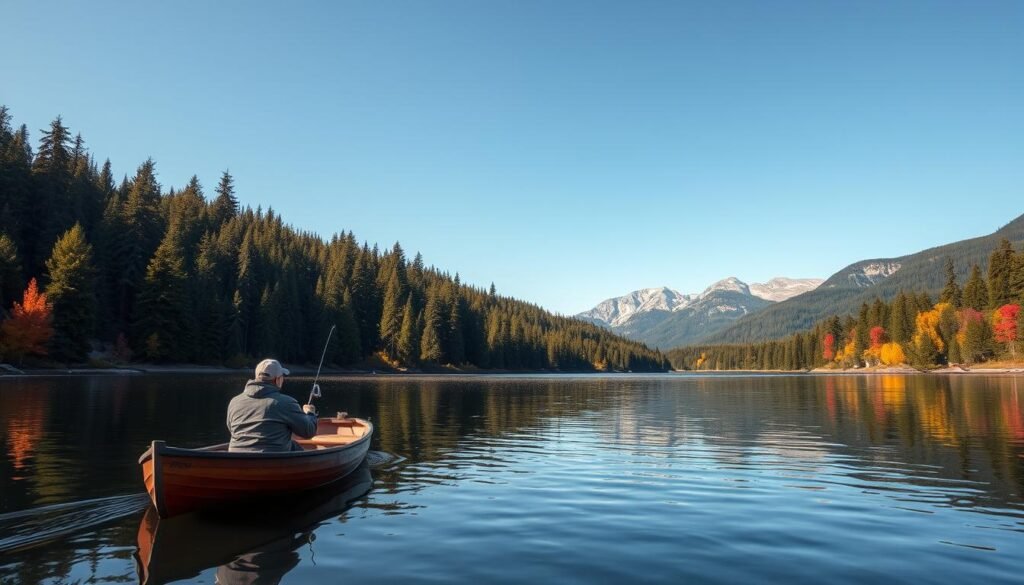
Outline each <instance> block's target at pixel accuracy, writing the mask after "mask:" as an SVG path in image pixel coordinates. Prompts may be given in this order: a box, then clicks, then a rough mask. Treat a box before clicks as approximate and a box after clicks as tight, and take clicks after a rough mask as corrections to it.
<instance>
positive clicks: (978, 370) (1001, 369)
mask: <svg viewBox="0 0 1024 585" xmlns="http://www.w3.org/2000/svg"><path fill="white" fill-rule="evenodd" d="M672 373H674V374H750V375H758V374H775V375H778V374H785V375H792V376H800V375H833V376H881V375H893V374H900V375H925V376H927V375H932V374H935V375H952V376H971V375H975V376H977V375H991V374H1021V375H1024V364H1021V365H1013V366H996V367H983V366H982V367H978V366H975V367H972V368H963V367H961V366H945V367H942V368H936V369H934V370H918V369H917V368H911V367H909V366H896V367H888V368H847V369H833V368H814V369H812V370H672Z"/></svg>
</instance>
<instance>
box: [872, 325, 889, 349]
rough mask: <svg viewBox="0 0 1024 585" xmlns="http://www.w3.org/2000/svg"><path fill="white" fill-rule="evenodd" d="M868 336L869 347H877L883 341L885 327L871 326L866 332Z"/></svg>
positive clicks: (880, 345)
mask: <svg viewBox="0 0 1024 585" xmlns="http://www.w3.org/2000/svg"><path fill="white" fill-rule="evenodd" d="M868 337H870V338H871V349H878V348H880V347H882V344H884V343H885V337H886V335H885V327H882V326H880V325H875V326H874V327H872V328H871V331H870V332H869V333H868Z"/></svg>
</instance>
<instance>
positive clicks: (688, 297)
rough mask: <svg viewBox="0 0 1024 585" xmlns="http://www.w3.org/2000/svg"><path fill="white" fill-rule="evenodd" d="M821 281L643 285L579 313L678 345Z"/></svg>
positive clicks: (659, 343)
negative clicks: (689, 287)
mask: <svg viewBox="0 0 1024 585" xmlns="http://www.w3.org/2000/svg"><path fill="white" fill-rule="evenodd" d="M821 282H822V279H814V278H804V279H798V278H787V277H776V278H773V279H771V280H769V281H768V282H766V283H755V284H753V285H748V284H747V283H745V282H743V281H742V280H740V279H739V278H737V277H735V276H729V277H726V278H723V279H721V280H718V281H716V282H714V283H712V284H710V285H709V286H707V287H706V288H705V289H704V290H703V291H701V292H700V293H690V294H684V293H680V292H679V291H677V290H675V289H671V288H669V287H667V286H662V287H654V288H645V289H638V290H635V291H632V292H630V293H627V294H625V295H622V296H619V297H613V298H610V299H606V300H604V301H602V302H601V303H598V304H597V305H596V306H595V307H594V308H592V309H590V310H588V311H584V312H582V313H578V314H577V315H576V318H578V319H582V320H584V321H588V322H590V323H594V324H596V325H600V326H603V327H607V328H609V329H611V330H612V331H614V332H616V333H619V334H621V335H624V336H626V337H627V338H630V339H634V340H643V341H644V342H645V343H648V344H651V345H653V346H655V347H672V346H674V345H678V344H680V343H683V342H687V341H691V340H694V339H697V338H699V337H700V336H702V335H705V334H706V333H707V332H709V331H711V332H714V331H717V330H719V329H722V328H723V327H726V326H728V325H729V324H731V322H732V321H734V320H736V319H738V318H740V317H743V316H745V315H749V314H751V313H754V312H756V311H759V310H761V309H763V308H764V307H766V306H768V305H770V304H773V303H775V302H777V301H776V300H774V299H778V298H783V299H785V298H791V297H792V296H795V295H798V294H801V293H802V292H806V291H807V290H813V288H814V287H816V286H818V285H819V284H820V283H821ZM755 292H756V293H757V294H755ZM759 295H761V296H759Z"/></svg>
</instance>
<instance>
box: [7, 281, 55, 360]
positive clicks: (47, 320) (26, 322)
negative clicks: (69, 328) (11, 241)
mask: <svg viewBox="0 0 1024 585" xmlns="http://www.w3.org/2000/svg"><path fill="white" fill-rule="evenodd" d="M52 323H53V305H51V304H50V303H48V302H46V294H45V293H41V292H39V288H38V286H37V285H36V279H34V278H33V279H32V280H30V281H29V283H28V288H26V289H25V295H24V297H23V299H22V302H21V304H19V303H18V302H17V301H15V303H14V308H13V309H12V310H11V317H10V318H9V319H7V320H6V321H4V322H3V323H2V324H0V348H2V349H3V352H4V354H5V355H7V356H10V357H13V358H17V360H18V361H19V362H20V361H21V360H22V359H23V358H24V357H25V355H27V354H35V355H46V343H47V342H48V341H50V338H51V337H53V324H52Z"/></svg>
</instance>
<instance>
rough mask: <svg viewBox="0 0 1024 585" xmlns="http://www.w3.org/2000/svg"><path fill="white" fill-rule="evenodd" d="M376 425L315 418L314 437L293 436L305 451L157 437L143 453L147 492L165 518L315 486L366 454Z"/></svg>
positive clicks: (141, 461) (333, 478)
mask: <svg viewBox="0 0 1024 585" xmlns="http://www.w3.org/2000/svg"><path fill="white" fill-rule="evenodd" d="M372 434H373V425H372V424H371V423H370V422H369V421H366V420H363V419H359V418H349V417H348V416H347V415H346V414H345V413H338V416H337V417H334V418H325V419H320V420H319V421H317V432H316V435H314V436H313V437H312V438H309V439H302V438H300V437H298V436H295V437H293V439H294V440H295V442H296V443H298V444H299V445H300V446H301V447H302V449H303V450H302V451H291V452H272V453H238V452H229V451H228V444H227V443H224V444H220V445H211V446H209V447H201V448H198V449H182V448H179V447H171V446H168V445H167V444H166V443H164V442H163V441H153V443H152V445H151V446H150V447H149V449H147V450H146V452H145V453H143V454H142V456H141V457H139V464H140V465H141V466H142V477H143V481H144V482H145V484H146V491H147V492H149V497H150V499H151V500H152V501H153V505H154V507H155V508H156V511H157V513H158V514H159V515H160V517H161V518H169V517H171V516H177V515H179V514H184V513H186V512H191V511H193V510H198V509H201V508H208V507H210V506H211V505H215V504H220V503H224V502H233V501H238V500H244V499H249V498H257V497H261V496H267V495H272V494H278V493H288V492H297V491H304V490H309V489H313V488H316V487H320V486H323V485H327V484H329V483H331V482H334V481H337V480H339V479H341V478H343V477H345V476H346V475H348V474H349V473H351V472H352V471H353V470H354V469H356V468H357V467H358V466H359V464H360V463H362V462H363V460H364V459H365V458H366V453H367V451H369V449H370V437H371V436H372Z"/></svg>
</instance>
